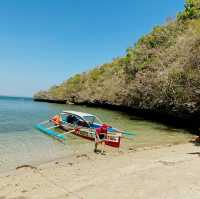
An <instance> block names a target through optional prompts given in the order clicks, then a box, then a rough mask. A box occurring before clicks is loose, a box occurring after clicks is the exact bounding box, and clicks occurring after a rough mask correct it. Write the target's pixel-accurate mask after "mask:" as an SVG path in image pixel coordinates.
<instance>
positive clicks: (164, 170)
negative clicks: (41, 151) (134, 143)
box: [0, 143, 200, 199]
mask: <svg viewBox="0 0 200 199" xmlns="http://www.w3.org/2000/svg"><path fill="white" fill-rule="evenodd" d="M199 173H200V146H196V145H194V144H193V143H189V144H181V145H174V146H168V147H161V148H160V147H156V148H154V149H146V150H140V151H134V150H133V151H130V152H127V153H123V152H121V153H120V152H119V153H118V152H115V153H108V154H106V155H105V156H103V155H97V154H93V153H90V154H83V153H80V152H79V153H77V154H76V155H74V156H73V157H72V158H70V159H62V160H57V161H53V162H50V163H47V164H42V165H38V166H35V167H34V166H33V167H29V166H24V167H23V166H22V167H21V168H20V167H19V168H18V169H16V170H14V171H10V172H9V173H4V174H1V175H0V199H29V198H30V199H62V198H72V199H76V198H77V199H80V198H82V199H105V198H109V199H114V198H115V199H122V198H123V199H130V198H134V199H146V198H148V199H151V198H152V199H168V198H169V199H179V198H181V199H199V198H200V179H199Z"/></svg>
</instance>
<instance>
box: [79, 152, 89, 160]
mask: <svg viewBox="0 0 200 199" xmlns="http://www.w3.org/2000/svg"><path fill="white" fill-rule="evenodd" d="M84 157H85V158H87V159H89V156H88V155H87V154H85V153H84V154H80V155H77V156H76V158H84Z"/></svg>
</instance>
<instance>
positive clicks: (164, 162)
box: [158, 160, 176, 166]
mask: <svg viewBox="0 0 200 199" xmlns="http://www.w3.org/2000/svg"><path fill="white" fill-rule="evenodd" d="M158 162H159V163H161V164H163V165H166V166H173V165H175V164H176V162H169V161H163V160H160V161H158Z"/></svg>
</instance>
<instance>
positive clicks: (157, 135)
mask: <svg viewBox="0 0 200 199" xmlns="http://www.w3.org/2000/svg"><path fill="white" fill-rule="evenodd" d="M62 110H75V111H82V112H87V113H91V114H95V115H97V116H98V117H99V118H100V119H101V120H102V121H104V122H105V123H108V124H110V125H111V126H113V127H116V128H119V129H122V130H126V131H128V132H130V133H133V134H134V136H127V137H126V138H124V139H122V147H121V149H122V150H129V149H132V148H140V147H141V148H142V147H151V146H157V145H159V146H160V145H168V144H179V143H186V142H188V141H189V140H190V139H191V137H192V135H191V134H190V133H189V132H188V131H187V130H184V129H176V128H174V127H169V126H166V125H163V124H160V123H156V122H152V121H147V120H144V119H143V118H139V117H136V116H134V115H128V114H126V113H124V112H120V111H114V110H107V109H103V108H97V107H87V106H78V105H63V104H62V105H60V104H51V103H45V102H35V101H33V99H32V98H25V97H7V96H0V173H2V172H7V171H9V170H14V169H16V167H17V166H21V165H24V164H33V165H35V164H41V163H45V162H49V161H51V160H55V159H60V158H68V157H69V158H70V155H72V154H73V153H74V152H76V151H80V150H82V151H84V148H85V146H86V145H87V146H88V142H89V141H86V140H83V139H81V138H79V137H76V136H74V135H67V138H66V141H65V142H64V143H61V142H58V141H57V140H55V139H53V138H52V137H49V136H47V135H45V134H43V133H41V132H40V131H38V130H37V129H36V128H35V125H36V124H38V123H40V122H42V121H45V120H48V119H50V118H51V117H53V116H54V115H55V114H57V113H59V112H61V111H62ZM89 146H90V148H91V152H92V151H93V144H90V145H89ZM90 148H89V150H90Z"/></svg>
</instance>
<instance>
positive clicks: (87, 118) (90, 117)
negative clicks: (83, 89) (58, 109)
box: [61, 111, 101, 124]
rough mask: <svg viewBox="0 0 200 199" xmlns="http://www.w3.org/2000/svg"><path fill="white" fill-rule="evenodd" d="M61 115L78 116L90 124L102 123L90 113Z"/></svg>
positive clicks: (66, 112) (70, 112) (65, 113)
mask: <svg viewBox="0 0 200 199" xmlns="http://www.w3.org/2000/svg"><path fill="white" fill-rule="evenodd" d="M61 114H63V115H74V116H78V117H79V118H82V119H83V120H84V121H86V122H87V123H90V124H91V123H94V122H97V123H101V120H100V119H98V118H97V117H96V116H95V115H92V114H89V113H83V112H78V111H62V113H61Z"/></svg>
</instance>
